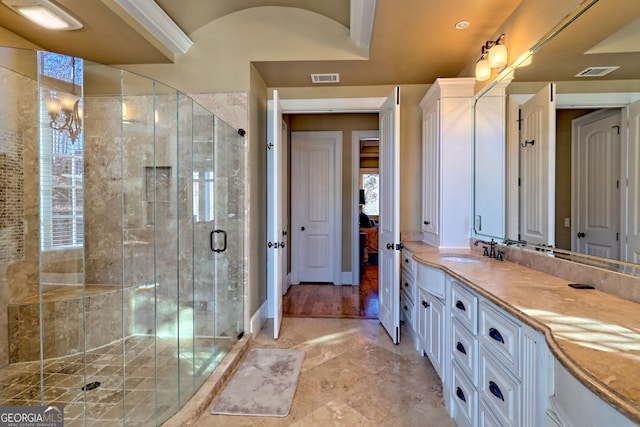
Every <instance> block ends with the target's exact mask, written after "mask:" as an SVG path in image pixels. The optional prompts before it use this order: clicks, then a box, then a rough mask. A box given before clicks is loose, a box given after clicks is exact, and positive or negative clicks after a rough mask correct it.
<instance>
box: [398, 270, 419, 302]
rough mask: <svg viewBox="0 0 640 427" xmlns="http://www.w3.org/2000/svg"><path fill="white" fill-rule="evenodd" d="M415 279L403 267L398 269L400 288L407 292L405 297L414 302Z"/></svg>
mask: <svg viewBox="0 0 640 427" xmlns="http://www.w3.org/2000/svg"><path fill="white" fill-rule="evenodd" d="M415 288H416V281H415V279H414V277H413V275H412V274H411V273H410V272H409V271H408V270H406V269H405V268H403V269H402V271H400V289H401V290H402V292H404V293H406V294H407V298H409V299H410V300H411V302H414V299H415V296H414V295H415V292H416V290H415Z"/></svg>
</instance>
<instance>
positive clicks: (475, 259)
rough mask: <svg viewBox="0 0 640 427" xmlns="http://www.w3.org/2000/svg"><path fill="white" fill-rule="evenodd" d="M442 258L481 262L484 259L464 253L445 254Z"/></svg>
mask: <svg viewBox="0 0 640 427" xmlns="http://www.w3.org/2000/svg"><path fill="white" fill-rule="evenodd" d="M440 259H444V260H447V261H456V262H480V261H482V260H480V259H478V258H471V257H468V256H464V255H443V256H441V257H440Z"/></svg>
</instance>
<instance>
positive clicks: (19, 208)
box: [0, 48, 245, 426]
mask: <svg viewBox="0 0 640 427" xmlns="http://www.w3.org/2000/svg"><path fill="white" fill-rule="evenodd" d="M0 100H1V102H0V239H1V240H2V245H1V246H0V405H11V406H18V405H58V406H64V415H65V426H83V425H87V426H89V425H159V424H161V423H162V422H163V421H165V420H166V419H168V418H169V417H170V416H171V415H172V414H174V413H175V412H176V411H178V410H179V409H180V407H182V406H183V405H184V403H185V402H187V401H188V400H189V399H190V398H191V397H192V396H193V394H194V393H195V391H196V390H197V389H198V388H199V387H200V385H201V384H202V383H203V382H204V380H205V379H206V378H207V377H208V376H209V375H210V374H211V372H212V371H213V369H214V368H215V366H216V364H217V363H218V362H219V361H220V359H221V358H222V357H223V356H224V355H225V354H226V353H227V352H228V350H229V349H230V348H231V347H232V346H233V345H234V344H235V343H236V342H237V340H238V338H239V337H240V336H241V335H242V333H243V324H244V289H245V274H244V271H245V265H244V247H243V241H244V224H245V200H244V181H245V179H244V170H245V169H244V163H243V162H244V152H245V147H244V144H245V140H244V138H243V136H241V135H239V134H240V133H242V134H243V132H238V130H236V129H233V128H232V127H231V126H229V125H227V124H225V123H224V122H223V121H221V120H220V119H219V118H217V117H216V116H214V115H213V114H212V113H211V112H209V111H208V110H206V109H205V108H204V107H202V106H201V105H199V104H198V103H196V102H195V101H194V100H193V99H191V98H190V97H188V96H187V95H185V94H183V93H180V92H179V91H176V90H174V89H172V88H170V87H167V86H165V85H162V84H160V83H159V82H157V81H154V80H151V79H148V78H145V77H141V76H139V75H136V74H133V73H129V72H126V71H123V70H119V69H116V68H112V67H108V66H104V65H99V64H95V63H92V62H89V61H84V60H82V59H80V58H73V57H68V56H64V55H58V54H53V53H48V52H39V51H32V50H22V49H13V48H0Z"/></svg>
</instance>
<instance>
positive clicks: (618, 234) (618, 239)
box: [616, 233, 620, 242]
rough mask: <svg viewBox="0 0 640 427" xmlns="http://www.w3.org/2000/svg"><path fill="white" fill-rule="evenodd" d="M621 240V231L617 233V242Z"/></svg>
mask: <svg viewBox="0 0 640 427" xmlns="http://www.w3.org/2000/svg"><path fill="white" fill-rule="evenodd" d="M618 241H620V233H616V242H618Z"/></svg>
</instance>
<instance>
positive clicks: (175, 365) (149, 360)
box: [0, 336, 233, 427]
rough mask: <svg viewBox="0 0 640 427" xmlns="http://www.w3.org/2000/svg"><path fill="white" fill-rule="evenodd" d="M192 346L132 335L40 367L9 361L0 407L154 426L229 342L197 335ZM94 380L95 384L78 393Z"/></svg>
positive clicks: (76, 420)
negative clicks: (52, 409) (55, 409)
mask: <svg viewBox="0 0 640 427" xmlns="http://www.w3.org/2000/svg"><path fill="white" fill-rule="evenodd" d="M193 344H194V343H193V341H189V340H185V339H183V340H182V341H181V342H180V348H179V350H180V351H178V342H177V341H176V340H175V339H157V340H155V339H154V338H153V337H146V336H132V337H129V338H127V339H126V340H124V341H122V340H120V341H118V342H115V343H112V344H110V345H108V346H105V347H102V348H100V349H97V350H92V351H90V352H87V354H86V355H84V356H83V355H75V356H66V357H61V358H58V359H50V360H46V361H44V364H43V369H42V372H41V371H40V368H41V367H40V362H25V363H17V364H13V365H9V366H7V367H4V368H2V369H0V405H10V406H22V405H29V406H33V405H42V404H45V403H43V402H46V404H47V405H60V406H64V416H65V427H82V426H91V427H113V426H122V425H126V426H132V427H135V426H153V425H157V424H158V423H161V422H163V421H164V420H166V419H167V418H169V417H170V416H171V415H172V414H174V413H175V412H176V411H177V410H178V409H179V407H180V403H181V400H182V403H184V402H185V401H186V400H187V399H188V397H189V396H191V395H192V394H193V392H194V390H197V388H198V386H199V384H200V383H201V381H204V379H205V378H206V377H207V376H208V375H209V374H210V373H211V372H212V371H213V368H214V365H215V363H216V362H217V360H219V359H220V358H221V357H222V354H224V353H226V352H227V351H228V350H229V348H230V347H231V345H232V344H233V343H232V342H231V341H230V340H226V339H218V340H215V341H214V340H213V339H208V338H200V339H198V340H196V343H195V346H194V345H193ZM216 351H218V352H219V353H218V352H216ZM218 356H219V357H218ZM95 381H97V382H100V386H99V387H98V388H95V389H93V390H90V391H86V392H85V391H83V390H82V387H83V385H85V384H87V383H90V382H95ZM179 389H180V390H179ZM155 390H158V393H157V394H156V393H155ZM179 391H180V392H181V393H179ZM43 396H44V400H41V398H42V397H43ZM85 403H86V405H85Z"/></svg>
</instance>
